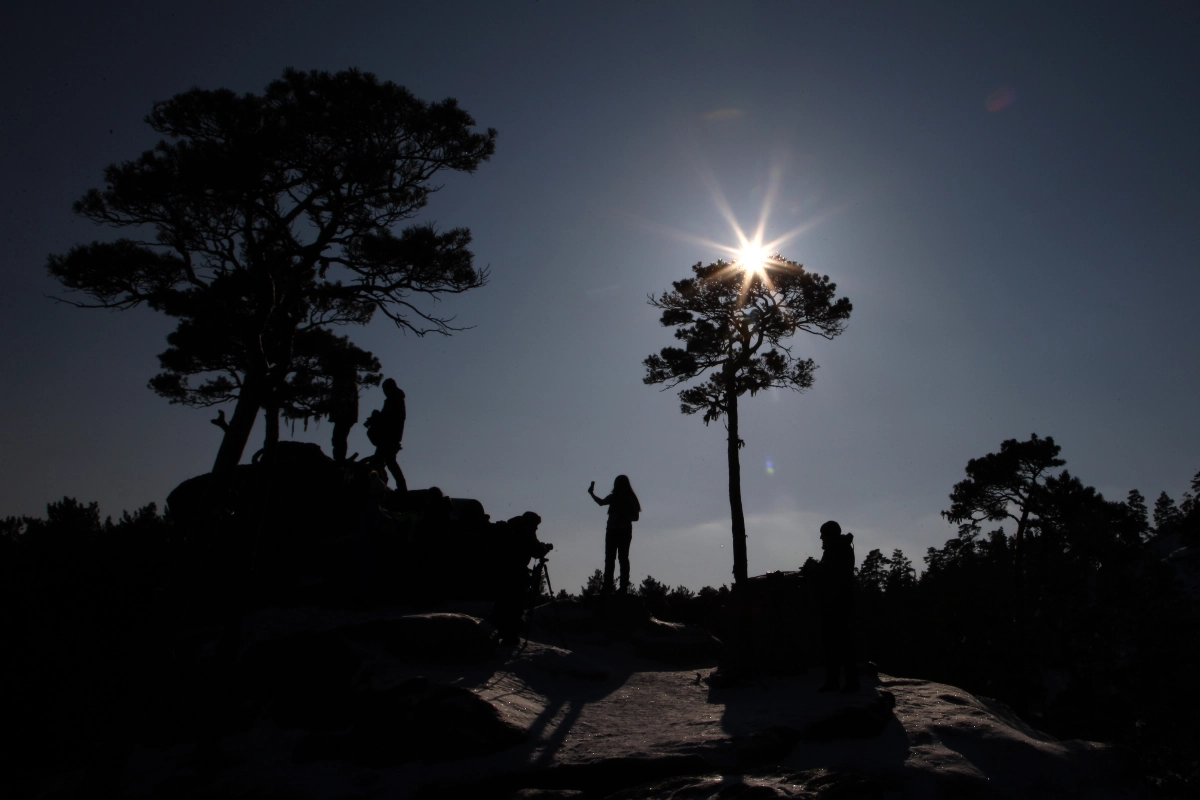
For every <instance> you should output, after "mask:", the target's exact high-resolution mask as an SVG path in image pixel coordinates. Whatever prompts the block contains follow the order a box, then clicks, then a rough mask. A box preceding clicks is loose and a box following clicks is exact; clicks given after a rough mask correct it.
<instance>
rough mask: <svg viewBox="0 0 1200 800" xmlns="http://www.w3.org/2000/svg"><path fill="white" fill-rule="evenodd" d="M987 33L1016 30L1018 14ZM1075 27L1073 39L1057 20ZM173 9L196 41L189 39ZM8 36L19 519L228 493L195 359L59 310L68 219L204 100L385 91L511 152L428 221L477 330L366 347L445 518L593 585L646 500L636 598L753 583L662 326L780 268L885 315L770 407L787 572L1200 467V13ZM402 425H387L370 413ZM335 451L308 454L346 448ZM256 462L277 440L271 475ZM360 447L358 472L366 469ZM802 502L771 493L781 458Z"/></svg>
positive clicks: (291, 18)
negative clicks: (59, 502)
mask: <svg viewBox="0 0 1200 800" xmlns="http://www.w3.org/2000/svg"><path fill="white" fill-rule="evenodd" d="M981 6H982V8H981ZM1048 6H1051V7H1048ZM168 8H171V9H172V10H166V9H168ZM7 16H8V18H7V20H6V23H5V25H4V26H3V31H2V32H0V37H2V39H0V58H2V59H3V65H4V75H5V76H6V78H7V83H6V88H5V95H6V96H5V99H4V103H3V106H2V108H3V113H2V116H0V144H2V147H0V177H2V182H0V185H2V186H3V187H4V189H5V191H4V194H3V200H2V202H3V212H4V214H3V220H4V222H3V227H2V230H3V241H4V244H5V247H4V250H3V252H4V260H5V269H4V272H3V276H4V277H3V280H4V291H3V293H0V326H2V327H0V341H2V342H3V346H2V347H0V374H2V375H3V389H2V391H0V413H2V416H0V418H2V419H3V420H4V421H5V425H4V427H3V430H2V431H0V448H2V452H3V454H4V461H3V463H4V480H3V481H0V514H19V513H25V514H40V513H43V510H44V505H45V503H46V502H48V501H50V500H53V499H56V498H58V497H60V496H62V495H63V494H67V495H72V496H76V497H78V498H79V499H81V500H92V499H96V500H99V501H100V502H101V505H102V509H103V511H104V512H105V513H112V514H117V513H119V512H120V511H121V509H122V508H131V509H132V508H133V507H136V506H139V505H142V504H144V503H146V502H149V501H152V500H153V501H158V502H160V503H161V502H162V500H163V498H165V496H166V494H167V493H168V492H169V491H170V489H171V488H172V487H173V486H174V485H175V484H177V483H178V482H179V481H181V480H183V479H184V478H187V477H190V476H191V475H194V474H197V473H200V472H203V471H206V470H207V469H208V468H209V466H210V465H211V462H212V458H213V456H214V454H215V452H216V447H217V444H218V438H219V432H218V431H217V430H216V429H215V428H213V427H212V426H211V425H209V424H208V422H207V420H208V418H209V417H211V416H212V413H211V412H205V411H194V410H188V409H184V408H181V407H178V406H170V405H168V404H167V403H166V402H165V401H163V400H161V399H159V398H157V397H156V396H154V395H153V394H152V393H151V392H150V391H149V390H148V389H146V388H145V383H146V381H147V380H148V379H149V377H150V376H152V375H153V374H154V373H155V372H156V371H157V362H156V360H155V355H156V354H157V353H158V352H160V351H161V350H162V349H163V348H164V346H165V343H164V337H165V334H166V333H167V331H168V330H170V327H171V326H170V324H169V322H168V321H167V320H165V319H161V318H157V317H156V316H155V315H154V314H153V313H152V312H149V311H140V310H139V311H136V312H130V313H123V314H116V313H106V312H84V311H79V310H75V309H72V308H69V307H66V306H62V305H56V304H54V303H52V302H51V301H50V300H48V299H46V296H47V295H49V294H53V293H55V291H56V289H55V286H54V284H53V283H52V282H51V281H50V280H49V279H48V278H47V277H46V275H45V271H44V264H45V259H46V255H47V254H48V253H51V252H61V251H63V250H65V249H66V248H68V247H69V246H70V245H71V244H74V243H77V242H83V241H88V240H91V239H92V238H96V237H102V236H106V235H108V234H107V233H106V232H104V231H102V230H99V229H96V228H93V227H92V226H91V225H90V224H89V223H87V222H85V221H83V220H80V219H75V218H74V217H73V216H72V214H71V212H70V205H71V203H72V202H73V201H74V200H75V199H76V198H78V197H79V196H80V195H81V194H82V193H83V192H84V191H85V190H86V189H88V188H89V187H92V186H97V185H100V182H101V173H102V170H103V168H104V167H105V166H106V165H107V164H109V163H111V162H114V161H118V160H123V159H128V158H133V157H135V156H136V155H137V154H138V153H140V152H141V151H142V150H143V149H146V148H148V147H150V146H152V145H153V143H154V138H153V135H152V132H151V131H150V130H149V128H148V127H147V126H145V125H144V124H143V122H142V118H143V117H144V115H145V114H146V112H147V111H148V110H149V108H150V106H151V104H152V103H153V102H154V101H155V100H161V99H165V98H168V97H170V96H171V95H173V94H175V93H177V92H180V91H183V90H185V89H188V88H190V87H192V86H201V87H204V88H218V87H228V88H232V89H234V90H237V91H255V92H257V91H261V90H262V89H263V87H264V86H265V85H266V84H267V83H268V82H269V81H271V80H272V79H274V78H276V77H278V76H279V74H280V73H281V72H282V70H283V69H284V68H285V67H288V66H294V67H297V68H301V69H328V70H337V69H343V68H346V67H350V66H357V67H360V68H362V69H364V70H367V71H370V72H374V73H376V74H377V75H379V76H380V77H381V78H385V79H388V80H392V81H395V82H397V83H400V84H403V85H405V86H407V87H408V88H410V89H411V90H412V91H413V92H415V93H416V94H417V95H419V96H421V97H424V98H426V99H440V98H442V97H446V96H453V97H456V98H458V100H459V102H460V103H461V105H462V106H463V107H464V108H465V109H467V110H468V111H469V112H470V113H471V114H472V115H473V116H474V117H475V118H476V120H477V121H478V122H479V124H480V125H481V126H483V127H495V128H497V129H498V130H499V132H500V137H499V140H498V147H497V152H496V155H495V157H494V158H493V160H492V161H491V162H490V163H488V164H485V165H484V166H483V167H482V168H481V169H480V170H479V172H478V173H477V174H476V175H474V176H453V177H451V178H450V179H449V180H447V181H446V187H445V189H444V190H443V192H442V193H441V194H439V195H438V196H437V197H436V198H435V199H434V201H433V202H432V203H431V205H430V207H429V213H428V219H431V220H436V221H437V222H438V223H439V224H441V225H444V226H446V227H450V226H456V225H466V226H469V227H470V228H471V229H472V230H473V232H474V234H475V253H476V257H477V260H478V262H479V263H480V264H490V265H491V269H492V281H491V284H490V285H489V286H487V287H485V288H483V289H481V290H479V291H477V292H474V293H472V294H470V295H466V296H462V297H455V298H450V299H448V300H447V301H446V306H445V307H446V308H448V309H452V310H453V311H454V312H457V313H458V315H459V319H460V320H461V321H462V322H464V323H467V324H471V325H474V326H476V327H475V328H474V329H473V330H471V331H468V332H464V333H462V334H460V335H458V336H456V337H454V338H453V339H425V340H418V339H417V338H415V337H413V336H407V337H406V336H402V335H400V334H399V333H397V332H396V331H394V330H392V329H390V328H388V327H387V326H386V325H384V324H383V323H382V322H379V323H375V324H373V325H372V326H371V327H370V328H369V329H367V330H365V331H362V332H360V333H359V334H356V337H357V338H358V339H359V340H360V341H361V342H362V344H363V345H364V346H366V347H368V348H369V349H371V350H373V351H374V352H375V353H376V354H377V355H378V356H379V357H380V358H381V360H382V361H383V363H384V368H385V371H386V372H387V374H389V375H393V376H395V377H396V379H397V380H398V381H399V382H400V385H401V386H403V387H405V388H406V390H407V391H408V393H409V429H408V432H407V434H406V440H405V450H404V453H403V459H402V464H403V466H404V468H405V470H406V472H407V474H408V475H409V476H410V484H411V485H414V486H427V485H433V484H436V485H439V486H441V487H442V488H443V489H444V490H446V491H447V492H448V493H450V494H452V495H456V496H466V497H476V498H479V499H480V500H482V501H483V503H484V504H485V506H486V507H487V509H488V510H489V512H491V513H492V515H493V517H507V516H512V515H515V514H518V513H520V512H522V511H525V510H526V509H534V510H537V511H538V512H539V513H541V514H542V515H543V517H544V518H545V522H544V524H543V538H544V539H546V540H548V541H553V542H555V543H556V545H557V548H558V549H557V550H556V555H557V560H556V562H555V571H556V572H555V577H556V585H562V586H565V587H568V588H575V587H577V586H578V585H579V584H581V583H582V582H583V579H584V578H585V577H586V575H587V574H588V573H590V572H591V570H592V569H594V568H596V567H597V566H600V562H601V560H602V538H603V537H602V531H603V522H604V518H603V512H602V510H601V509H597V508H596V507H595V506H594V505H592V503H591V501H590V500H589V499H588V498H587V495H586V494H585V489H586V487H587V485H588V482H589V481H591V480H595V481H597V483H598V484H599V485H600V486H601V487H602V488H604V487H607V486H610V485H611V481H612V478H613V476H615V475H616V474H617V473H620V472H624V473H627V474H629V476H630V478H631V479H632V481H633V485H634V487H635V489H637V491H638V492H639V494H640V496H641V498H642V502H643V505H644V506H645V508H646V511H645V513H644V514H643V517H642V522H641V523H639V524H638V525H637V526H636V531H635V537H636V538H635V543H634V547H633V563H634V572H635V576H636V578H637V579H639V580H640V578H641V577H643V576H644V575H645V574H647V573H651V574H654V575H655V576H656V577H658V578H659V579H661V580H665V581H667V582H669V583H672V584H678V583H686V584H688V585H690V586H692V587H693V588H698V587H699V586H700V585H703V584H719V583H722V582H728V579H729V578H728V576H729V570H730V567H731V561H732V559H731V558H730V556H729V547H728V539H729V533H728V505H727V501H726V497H725V480H726V476H725V464H724V447H723V442H722V437H723V433H724V431H723V430H722V429H721V428H720V427H718V426H712V427H709V428H705V427H704V426H703V425H702V424H701V422H700V421H699V419H697V418H685V417H682V416H681V415H680V414H679V413H678V410H677V409H678V403H677V401H676V399H675V397H674V395H673V394H671V393H666V394H660V393H658V392H656V391H655V390H654V389H652V388H649V387H645V386H643V385H642V383H641V375H642V368H641V360H642V359H643V358H644V357H645V356H646V355H647V354H649V353H651V352H654V351H657V350H658V349H659V348H661V347H663V346H664V345H667V344H670V343H671V340H670V335H669V332H667V331H664V330H663V329H661V328H660V327H659V326H658V324H657V315H656V313H655V312H654V310H653V309H651V308H650V307H649V306H648V305H646V302H645V298H646V295H647V293H651V292H654V293H657V292H660V291H662V290H663V289H666V288H668V287H669V285H670V282H671V281H672V280H676V279H679V278H682V277H685V276H686V275H687V274H688V267H689V266H690V265H691V264H692V263H695V262H696V261H701V260H704V261H709V260H713V259H714V258H716V257H718V256H719V255H721V253H720V251H719V250H717V249H716V248H715V247H713V246H712V245H711V244H705V243H704V242H705V241H706V240H707V241H709V242H717V243H733V241H734V235H733V232H732V230H731V229H730V226H729V224H728V222H727V221H726V220H725V218H724V217H723V215H722V213H721V211H720V208H719V203H718V196H723V197H724V198H725V200H726V201H727V203H728V206H729V208H730V209H731V211H732V212H733V214H734V215H735V216H736V218H737V219H738V220H739V221H740V222H741V224H742V225H743V226H744V227H752V226H753V225H754V224H755V222H756V221H757V219H758V217H759V215H760V213H761V211H762V209H763V205H764V202H765V200H766V198H767V197H768V196H769V194H770V193H769V186H770V184H771V180H772V176H776V177H777V179H778V194H777V196H776V197H775V201H774V203H773V204H772V206H771V214H770V217H769V220H768V223H767V236H768V238H775V237H778V236H782V235H784V234H786V233H788V232H789V231H793V230H796V229H801V230H802V231H803V232H802V233H801V234H799V235H796V236H795V237H793V238H792V239H791V240H790V241H789V242H788V243H787V244H786V245H784V246H783V247H782V248H781V249H782V251H783V254H784V255H785V256H787V257H788V258H791V259H794V260H797V261H800V262H802V263H804V264H805V265H806V266H808V267H809V268H810V269H813V270H815V271H817V272H820V273H823V274H828V275H830V276H831V277H832V278H833V279H834V280H835V281H836V282H837V283H838V285H839V288H840V290H841V292H842V293H844V294H846V295H847V296H849V297H850V299H851V300H852V301H853V303H854V306H855V311H854V315H853V317H852V318H851V322H850V327H849V330H848V331H847V332H846V333H845V334H844V335H843V336H842V337H840V338H839V339H837V340H835V341H833V342H823V341H820V340H816V341H812V342H805V341H801V342H797V346H798V348H799V352H802V353H805V354H808V355H812V356H813V357H814V358H815V359H816V360H817V362H818V363H819V364H820V365H821V368H820V369H819V370H818V373H817V380H816V385H815V386H814V388H813V389H812V390H811V391H810V392H808V393H805V394H803V395H796V394H791V393H778V392H776V393H773V394H766V395H760V396H759V397H756V398H754V399H752V400H748V401H747V402H746V403H745V404H744V406H743V426H744V430H743V438H744V439H745V440H746V448H745V449H744V450H743V451H742V459H743V471H744V492H745V498H746V507H747V516H748V524H749V533H750V543H749V554H750V569H751V572H752V573H757V572H762V571H765V570H768V569H788V568H795V567H796V566H798V565H799V563H800V562H801V561H802V560H803V558H804V556H805V555H810V554H816V553H817V552H818V551H819V543H818V541H817V533H816V528H817V526H818V525H819V524H820V522H822V521H824V520H825V519H829V518H835V519H838V520H839V521H841V522H842V524H843V527H845V528H847V529H849V530H851V531H854V532H856V534H857V535H858V549H859V555H860V556H861V555H863V554H864V553H865V552H866V550H868V549H870V548H872V547H881V548H884V549H885V550H887V551H890V550H891V549H892V548H894V547H900V548H903V549H904V550H906V551H907V552H908V553H909V555H910V556H911V557H912V558H913V559H914V560H916V561H918V562H919V559H920V555H921V554H922V553H923V552H924V550H925V548H926V547H928V546H931V545H940V544H941V543H942V542H943V541H944V540H945V539H947V538H949V537H950V536H951V535H953V529H952V528H951V527H950V526H948V525H946V524H945V523H944V522H942V521H941V520H940V518H939V517H938V511H939V510H941V509H942V508H944V507H945V506H946V505H947V501H946V497H947V494H948V493H949V491H950V488H951V487H952V486H953V484H954V483H955V482H956V481H957V480H959V479H960V478H961V477H962V476H963V468H964V466H965V465H966V462H967V460H968V459H969V458H972V457H976V456H980V455H983V454H984V453H987V452H990V451H993V450H995V449H996V448H997V447H998V446H999V444H1000V442H1001V441H1002V440H1003V439H1007V438H1026V437H1028V435H1029V434H1030V433H1031V432H1035V431H1036V432H1037V433H1038V434H1039V435H1042V436H1053V437H1055V439H1056V440H1057V441H1058V442H1059V443H1060V444H1061V445H1062V446H1063V455H1064V457H1065V458H1066V459H1067V461H1068V468H1069V469H1071V470H1072V472H1073V473H1075V474H1077V475H1079V476H1080V477H1081V478H1082V479H1083V480H1084V481H1085V482H1086V483H1089V484H1093V485H1095V486H1097V488H1099V489H1100V490H1101V491H1103V492H1104V493H1105V494H1106V496H1108V497H1110V498H1111V499H1119V498H1123V497H1124V495H1125V493H1126V492H1127V491H1128V490H1129V489H1132V488H1138V489H1140V490H1141V491H1142V492H1143V493H1144V494H1146V495H1147V496H1148V497H1150V498H1151V499H1153V497H1154V496H1156V495H1157V494H1158V492H1160V491H1162V490H1164V489H1165V490H1167V491H1168V492H1170V493H1171V494H1172V495H1174V496H1175V497H1176V498H1178V496H1179V495H1180V493H1181V492H1182V490H1183V489H1184V488H1186V486H1187V483H1188V480H1189V479H1190V477H1191V476H1192V475H1193V474H1194V473H1195V472H1196V470H1197V469H1200V422H1198V420H1197V414H1196V407H1197V403H1196V398H1197V397H1198V396H1200V386H1198V384H1200V369H1198V367H1200V357H1198V355H1197V349H1196V344H1197V341H1198V339H1200V336H1198V333H1200V315H1197V313H1196V305H1197V298H1198V297H1200V273H1198V270H1197V260H1198V259H1197V254H1198V253H1200V48H1197V47H1196V42H1197V41H1200V10H1198V9H1197V7H1196V6H1195V5H1194V4H1192V3H1184V2H1145V3H1138V4H1133V3H1097V2H1079V3H1055V4H1046V3H1038V2H1030V3H993V4H963V3H953V2H944V3H927V2H905V3H833V2H760V3H736V4H735V3H695V2H686V3H684V2H680V3H613V2H606V3H582V2H579V3H548V2H541V3H535V2H511V3H490V2H489V3H452V2H451V3H437V4H432V3H430V4H424V3H422V4H402V3H375V4H347V5H343V6H338V7H336V9H335V8H334V7H333V6H331V5H329V4H327V3H322V4H316V3H287V4H282V3H280V4H271V3H256V4H232V3H231V4H222V3H207V4H197V5H196V6H195V7H193V6H188V7H182V6H181V7H179V8H178V9H175V8H174V7H171V6H163V5H162V4H118V5H117V6H97V5H95V4H88V5H82V4H53V3H51V4H46V5H41V6H38V7H37V8H34V7H33V6H32V4H28V5H27V6H26V7H25V8H23V9H21V10H19V11H17V12H16V13H15V14H13V13H11V12H10V13H9V14H8V15H7ZM380 402H381V398H380V397H379V396H378V393H377V392H375V393H373V394H371V395H368V396H367V397H366V398H365V399H364V413H365V410H366V409H369V408H372V407H375V406H376V405H377V404H378V403H380ZM328 435H329V427H328V426H327V425H325V426H322V427H320V428H319V429H312V428H310V430H309V431H307V432H305V431H303V430H297V431H296V437H297V438H307V439H312V440H315V441H320V442H322V443H324V444H326V445H327V444H328ZM257 438H258V434H256V435H255V439H257ZM367 448H368V445H367V443H366V441H365V438H364V437H363V436H362V434H361V431H356V432H355V434H354V435H353V436H352V439H351V449H352V450H354V449H358V450H362V451H366V450H367ZM768 461H770V463H771V464H772V465H773V472H769V471H768V470H767V469H766V464H767V462H768Z"/></svg>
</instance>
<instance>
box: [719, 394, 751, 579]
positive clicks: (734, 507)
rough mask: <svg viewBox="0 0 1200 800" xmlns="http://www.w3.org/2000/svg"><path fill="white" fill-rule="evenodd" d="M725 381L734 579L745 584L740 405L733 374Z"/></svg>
mask: <svg viewBox="0 0 1200 800" xmlns="http://www.w3.org/2000/svg"><path fill="white" fill-rule="evenodd" d="M725 380H726V383H725V414H726V415H727V416H728V418H729V425H728V428H729V442H728V449H727V452H728V454H729V514H730V517H731V518H732V520H733V583H734V586H735V587H736V586H739V585H744V584H745V583H746V580H747V577H748V575H747V571H748V567H747V565H746V516H745V514H744V513H743V511H742V464H741V458H740V456H739V454H738V441H739V440H738V407H737V393H736V392H735V391H734V387H733V376H732V375H727V376H726V379H725Z"/></svg>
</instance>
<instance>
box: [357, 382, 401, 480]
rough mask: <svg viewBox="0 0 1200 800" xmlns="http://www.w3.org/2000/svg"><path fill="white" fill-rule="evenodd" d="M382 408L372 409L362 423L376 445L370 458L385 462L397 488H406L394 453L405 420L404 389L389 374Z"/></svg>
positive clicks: (376, 461)
mask: <svg viewBox="0 0 1200 800" xmlns="http://www.w3.org/2000/svg"><path fill="white" fill-rule="evenodd" d="M383 395H384V401H383V408H381V409H380V410H378V411H372V412H371V416H370V417H368V418H367V421H366V422H365V423H364V424H363V427H365V428H366V429H367V438H368V439H370V440H371V444H373V445H375V455H373V456H371V458H370V460H371V461H372V462H373V463H375V464H377V465H378V464H383V465H386V466H387V468H388V471H389V472H391V473H392V477H393V478H395V479H396V491H398V492H401V493H403V492H407V491H408V483H407V482H406V481H405V480H404V473H403V472H401V471H400V465H399V464H398V463H396V454H397V453H399V452H400V450H401V449H402V447H403V445H402V444H401V440H402V439H403V438H404V422H405V420H406V419H407V417H408V413H407V411H406V410H405V407H404V392H403V391H401V389H400V387H399V386H397V385H396V382H395V381H394V380H392V379H391V378H388V379H387V380H386V381H384V382H383Z"/></svg>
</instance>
